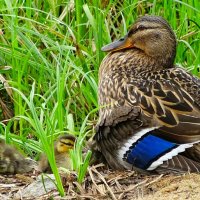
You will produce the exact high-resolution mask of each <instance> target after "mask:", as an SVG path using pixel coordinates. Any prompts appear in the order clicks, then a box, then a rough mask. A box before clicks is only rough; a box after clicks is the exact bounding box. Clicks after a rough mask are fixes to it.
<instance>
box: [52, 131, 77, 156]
mask: <svg viewBox="0 0 200 200" xmlns="http://www.w3.org/2000/svg"><path fill="white" fill-rule="evenodd" d="M75 141H76V138H75V137H74V136H73V135H69V134H66V135H63V136H60V137H59V138H58V140H57V141H56V143H55V148H56V150H57V152H58V153H64V152H68V151H69V150H70V149H73V148H74V144H75Z"/></svg>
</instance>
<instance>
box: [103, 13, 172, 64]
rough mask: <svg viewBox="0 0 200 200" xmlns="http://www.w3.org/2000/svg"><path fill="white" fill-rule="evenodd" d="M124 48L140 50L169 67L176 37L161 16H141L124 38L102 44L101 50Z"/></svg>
mask: <svg viewBox="0 0 200 200" xmlns="http://www.w3.org/2000/svg"><path fill="white" fill-rule="evenodd" d="M125 49H137V50H141V51H142V52H143V53H145V55H147V56H148V57H152V58H156V59H157V60H158V62H159V61H160V64H162V65H163V67H171V66H172V64H173V62H174V59H175V55H176V37H175V34H174V32H173V31H172V29H171V27H170V26H169V24H168V23H167V22H166V21H165V20H164V19H163V18H162V17H158V16H143V17H141V18H139V19H138V20H137V21H136V22H135V23H134V24H133V25H132V26H131V28H130V30H129V32H128V34H127V35H126V36H125V37H124V38H121V39H120V40H118V41H115V42H113V43H111V44H108V45H106V46H104V47H103V48H102V51H109V52H115V51H120V50H125Z"/></svg>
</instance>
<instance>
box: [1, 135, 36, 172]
mask: <svg viewBox="0 0 200 200" xmlns="http://www.w3.org/2000/svg"><path fill="white" fill-rule="evenodd" d="M35 166H36V165H35V162H34V161H33V160H31V159H27V158H25V157H24V156H23V155H22V154H21V153H20V152H19V151H18V150H17V149H16V148H15V147H13V146H11V145H8V144H5V142H4V140H2V139H0V174H23V173H28V172H31V171H33V170H34V169H35Z"/></svg>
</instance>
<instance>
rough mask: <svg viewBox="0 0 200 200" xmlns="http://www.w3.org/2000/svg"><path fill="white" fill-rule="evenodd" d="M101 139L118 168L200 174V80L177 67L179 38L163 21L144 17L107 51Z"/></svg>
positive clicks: (102, 78)
mask: <svg viewBox="0 0 200 200" xmlns="http://www.w3.org/2000/svg"><path fill="white" fill-rule="evenodd" d="M102 50H104V51H109V52H110V53H109V54H108V55H107V56H106V57H105V58H104V60H103V61H102V63H101V66H100V70H99V104H100V112H99V117H100V119H99V123H98V125H97V128H96V130H97V133H96V136H95V140H96V143H97V146H98V148H99V150H100V151H101V152H102V154H103V155H104V157H105V159H106V161H107V162H108V164H109V165H110V166H111V167H112V168H115V169H133V168H136V169H139V170H145V171H150V172H152V171H156V172H159V173H161V172H162V173H163V172H166V171H172V172H186V171H189V172H200V163H199V162H200V80H199V79H198V78H197V77H194V76H193V75H191V74H190V73H188V72H186V71H185V70H183V69H181V68H176V67H175V66H174V64H173V62H174V59H175V54H176V39H175V35H174V33H173V31H172V30H171V28H170V26H169V25H168V23H167V22H166V21H165V20H164V19H162V18H161V17H156V16H145V17H142V18H140V19H138V20H137V21H136V22H135V24H134V25H133V26H132V27H131V29H130V31H129V32H128V34H127V35H126V36H125V37H124V38H122V39H120V40H119V41H116V42H113V43H111V44H109V45H107V46H105V47H104V48H102Z"/></svg>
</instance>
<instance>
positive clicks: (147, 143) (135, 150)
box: [126, 134, 178, 169]
mask: <svg viewBox="0 0 200 200" xmlns="http://www.w3.org/2000/svg"><path fill="white" fill-rule="evenodd" d="M177 146H178V145H177V144H175V143H172V142H169V141H167V140H164V139H161V138H159V137H157V136H154V135H151V134H149V135H146V136H145V137H143V138H141V139H140V140H138V141H137V142H136V143H135V144H134V145H133V147H130V150H129V152H128V154H127V159H126V161H127V162H128V163H130V164H132V165H134V166H135V167H137V168H141V169H147V168H148V167H149V166H150V165H151V164H152V163H153V162H154V161H156V160H158V159H159V158H160V157H161V156H163V155H165V154H166V153H168V152H170V151H171V150H172V149H174V148H176V147H177Z"/></svg>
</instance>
